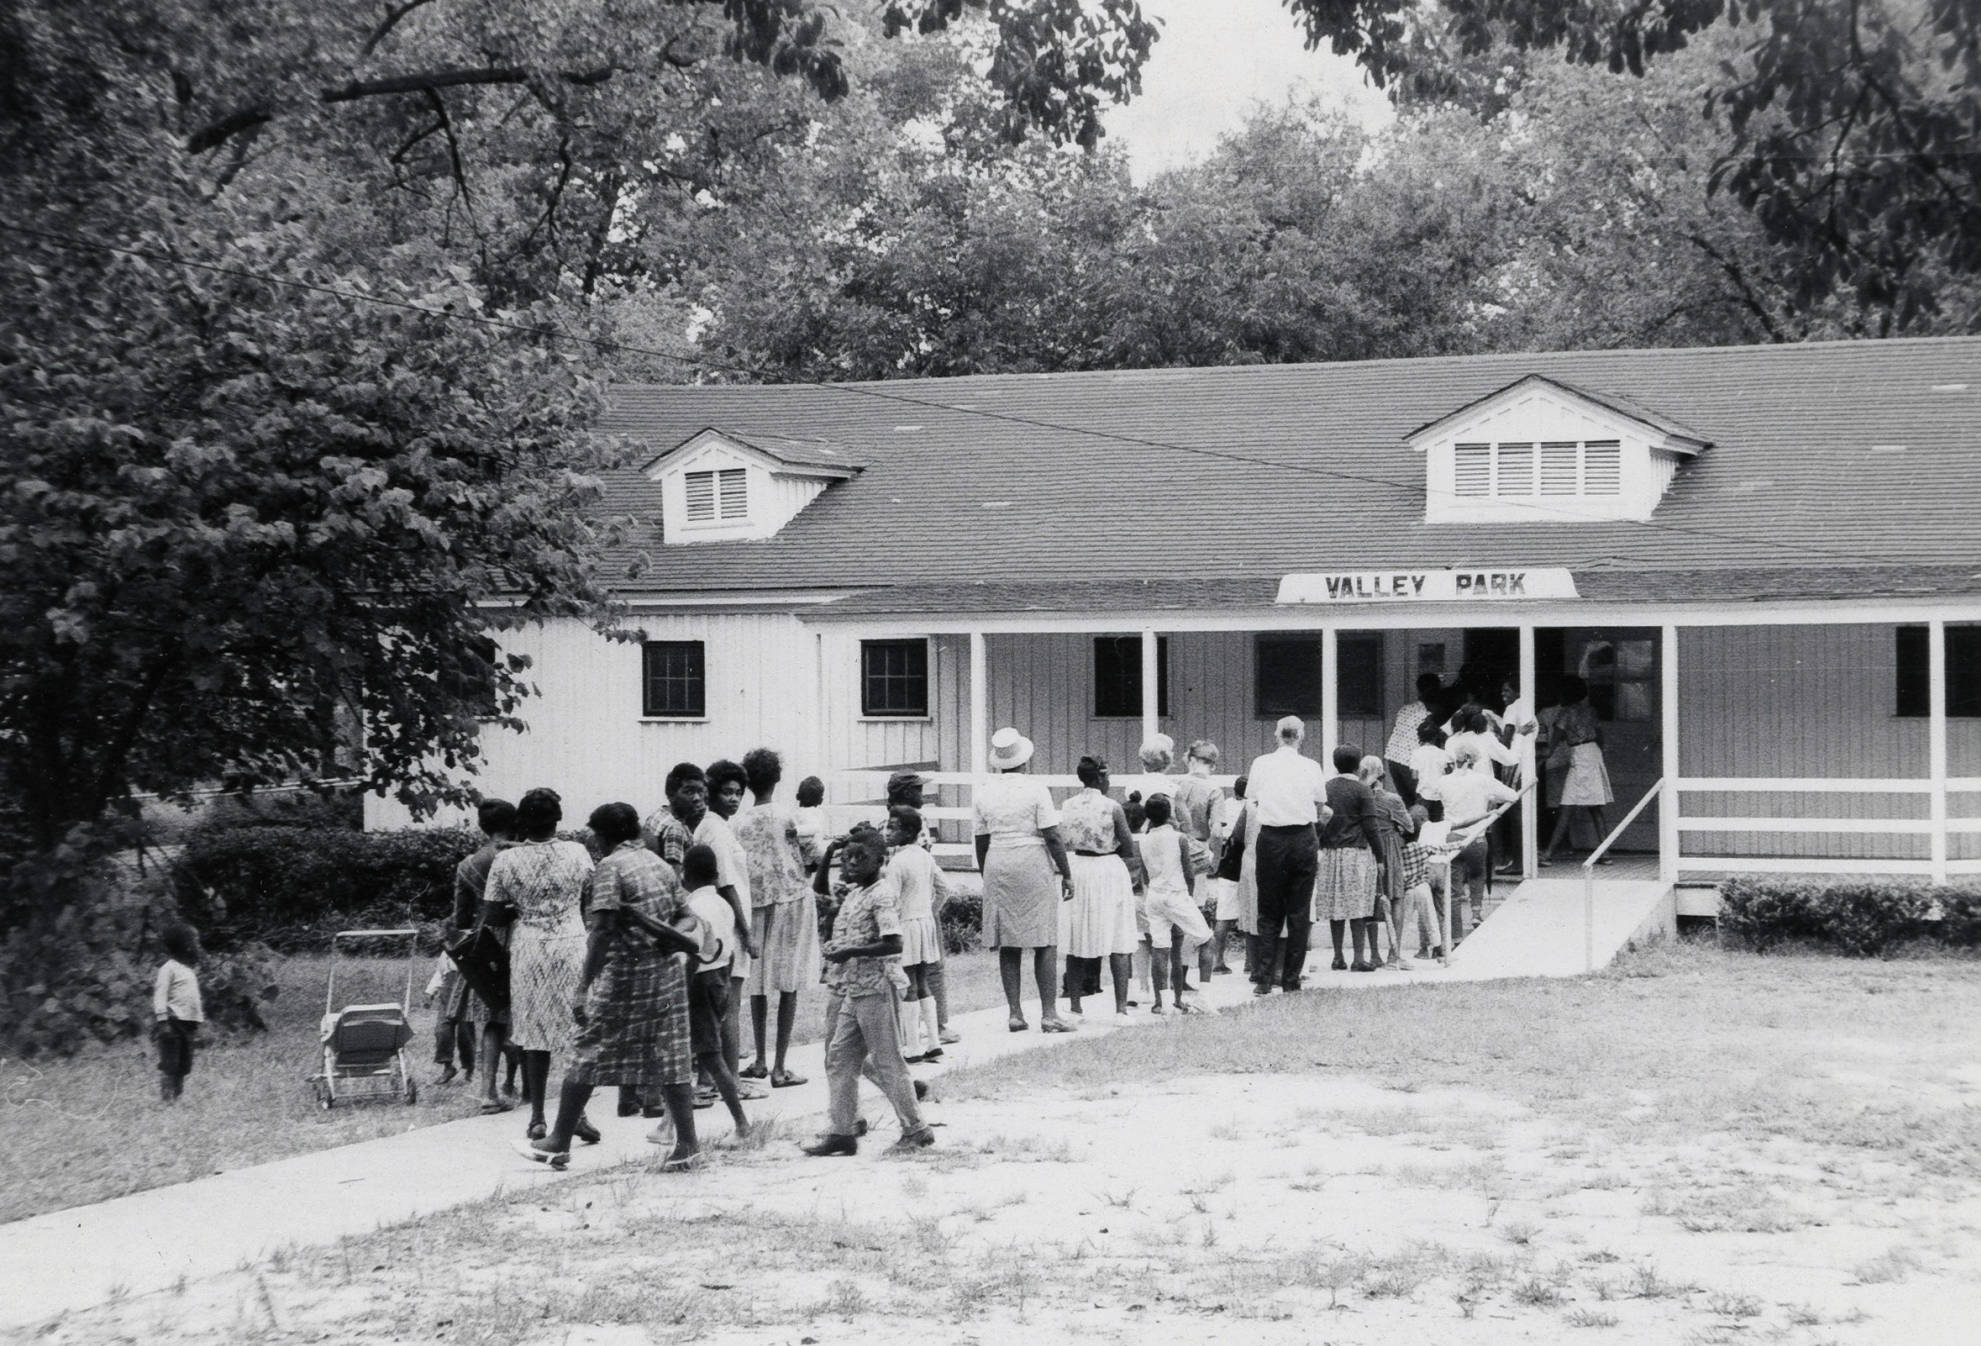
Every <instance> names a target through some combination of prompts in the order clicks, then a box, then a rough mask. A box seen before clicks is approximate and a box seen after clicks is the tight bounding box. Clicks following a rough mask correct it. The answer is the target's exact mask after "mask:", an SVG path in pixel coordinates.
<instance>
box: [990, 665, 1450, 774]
mask: <svg viewBox="0 0 1981 1346" xmlns="http://www.w3.org/2000/svg"><path fill="white" fill-rule="evenodd" d="M1166 634H1167V635H1168V637H1169V711H1170V713H1169V714H1168V715H1166V716H1164V717H1163V719H1162V721H1161V724H1162V729H1163V732H1164V733H1166V734H1169V735H1170V736H1171V737H1172V738H1174V739H1175V740H1176V747H1177V753H1178V756H1179V759H1180V757H1181V754H1182V752H1183V750H1184V749H1185V748H1187V747H1189V745H1190V742H1191V741H1192V740H1193V739H1199V738H1207V739H1210V740H1211V741H1212V742H1213V743H1216V744H1217V745H1218V747H1219V749H1220V750H1221V751H1222V752H1223V760H1222V762H1221V764H1220V766H1219V770H1220V771H1223V772H1227V773H1230V774H1233V775H1242V774H1243V773H1244V771H1245V769H1246V767H1247V766H1249V765H1250V764H1251V761H1252V759H1253V758H1254V757H1256V756H1258V755H1259V754H1260V753H1263V752H1269V751H1271V749H1272V747H1273V719H1274V718H1275V717H1271V716H1268V717H1266V718H1263V719H1262V718H1260V717H1259V716H1258V715H1257V714H1256V713H1255V706H1254V701H1253V697H1254V689H1253V671H1254V666H1255V659H1254V645H1253V635H1252V633H1251V632H1249V631H1177V632H1169V633H1166ZM1413 640H1414V633H1410V632H1402V633H1394V638H1393V639H1392V640H1390V641H1387V642H1386V649H1385V652H1384V653H1385V660H1386V663H1388V664H1394V663H1395V662H1396V661H1397V660H1398V659H1399V658H1401V657H1402V656H1401V655H1400V654H1399V653H1398V652H1397V651H1398V650H1399V649H1400V648H1401V647H1403V646H1405V645H1408V644H1410V643H1411V642H1412V641H1413ZM1388 646H1394V647H1396V648H1388ZM1413 652H1414V650H1413ZM985 654H986V656H987V659H988V661H989V665H990V668H989V673H990V716H991V727H992V728H996V727H998V726H999V725H1006V724H1010V725H1016V726H1017V727H1018V728H1019V729H1020V730H1022V731H1023V732H1024V733H1025V734H1026V736H1027V737H1029V738H1031V739H1032V740H1033V741H1034V742H1036V743H1037V744H1038V755H1037V756H1036V757H1035V758H1034V759H1033V760H1034V761H1035V762H1036V763H1038V765H1037V766H1036V767H1035V768H1034V769H1035V770H1040V771H1045V772H1051V773H1054V774H1063V773H1070V772H1071V771H1072V770H1073V768H1074V766H1075V764H1077V763H1078V762H1079V760H1080V757H1081V755H1082V754H1083V753H1089V752H1092V753H1098V754H1099V755H1101V756H1103V757H1105V758H1107V760H1108V763H1109V765H1110V766H1112V767H1113V768H1114V770H1115V773H1116V774H1117V775H1126V774H1128V773H1130V772H1134V771H1139V770H1140V769H1141V765H1140V761H1139V759H1138V758H1137V756H1136V752H1137V750H1138V749H1139V748H1140V747H1141V744H1142V721H1141V717H1140V716H1139V715H1136V716H1132V717H1124V718H1120V719H1114V718H1109V719H1100V718H1096V717H1095V716H1094V714H1093V709H1094V637H1093V636H1091V635H992V636H988V637H986V638H985ZM1384 681H1385V685H1386V686H1391V685H1393V682H1394V680H1393V679H1392V678H1391V677H1390V676H1389V675H1388V673H1387V671H1386V674H1385V679H1384ZM1406 685H1407V680H1406ZM1399 704H1400V703H1399ZM1387 734H1388V728H1387V725H1386V723H1385V722H1384V720H1383V719H1382V718H1381V717H1377V718H1374V719H1366V720H1364V719H1353V718H1351V719H1345V720H1343V721H1342V723H1341V741H1342V742H1349V743H1356V744H1358V745H1360V746H1361V747H1362V748H1363V750H1364V751H1369V752H1380V751H1381V749H1382V742H1383V739H1384V738H1385V737H1386V736H1387ZM1320 741H1321V732H1320V725H1319V724H1318V723H1313V724H1310V725H1309V727H1308V744H1309V751H1310V752H1311V751H1318V748H1319V745H1320ZM1180 765H1181V764H1180V761H1179V769H1180Z"/></svg>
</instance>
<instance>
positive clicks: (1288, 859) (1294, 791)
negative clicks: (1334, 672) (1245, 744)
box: [1245, 715, 1328, 995]
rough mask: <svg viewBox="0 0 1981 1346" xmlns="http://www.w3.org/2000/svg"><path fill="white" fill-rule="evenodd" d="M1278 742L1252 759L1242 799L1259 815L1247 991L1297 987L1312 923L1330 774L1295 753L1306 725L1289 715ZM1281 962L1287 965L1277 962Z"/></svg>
mask: <svg viewBox="0 0 1981 1346" xmlns="http://www.w3.org/2000/svg"><path fill="white" fill-rule="evenodd" d="M1273 728H1274V732H1275V733H1276V734H1277V735H1278V738H1279V747H1278V748H1277V749H1276V750H1274V751H1272V752H1269V753H1267V754H1266V755H1265V756H1263V757H1259V758H1256V759H1254V761H1253V762H1252V769H1251V770H1250V771H1248V772H1246V773H1245V798H1246V799H1247V800H1248V801H1250V803H1251V805H1252V807H1253V808H1254V809H1255V810H1257V813H1258V818H1259V844H1258V861H1257V864H1258V870H1257V872H1258V887H1259V933H1258V935H1257V936H1256V937H1255V941H1256V942H1255V943H1254V944H1253V946H1252V994H1253V995H1271V994H1272V989H1273V979H1274V975H1275V972H1277V975H1278V979H1279V985H1280V989H1281V990H1284V991H1297V990H1299V989H1300V971H1301V969H1302V968H1303V967H1304V966H1305V965H1306V962H1307V936H1308V931H1309V930H1310V928H1311V927H1312V925H1313V919H1312V914H1313V903H1314V875H1315V873H1316V870H1317V868H1318V866H1319V863H1320V836H1319V834H1318V832H1317V831H1316V830H1315V824H1316V823H1319V822H1321V821H1323V820H1324V819H1325V818H1326V816H1327V803H1326V801H1327V793H1328V790H1327V773H1326V772H1324V771H1322V770H1321V764H1320V763H1319V762H1316V761H1315V760H1314V759H1313V758H1311V757H1302V756H1301V755H1300V741H1301V739H1303V738H1305V737H1306V734H1307V726H1306V725H1304V724H1302V723H1301V722H1300V718H1299V717H1298V716H1297V715H1288V716H1287V717H1286V718H1285V719H1283V720H1281V721H1280V722H1279V723H1278V724H1277V725H1275V726H1274V727H1273ZM1282 962H1283V963H1284V966H1281V964H1282Z"/></svg>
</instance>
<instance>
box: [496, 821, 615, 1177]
mask: <svg viewBox="0 0 1981 1346" xmlns="http://www.w3.org/2000/svg"><path fill="white" fill-rule="evenodd" d="M563 818H564V806H563V801H561V800H560V799H559V798H558V796H557V791H555V790H545V789H536V790H532V791H530V792H529V793H528V794H526V795H524V796H523V797H522V799H521V800H520V801H519V802H518V803H517V805H516V830H517V833H518V834H519V835H520V836H521V837H522V838H523V842H522V844H521V845H519V846H512V847H510V848H509V849H508V850H506V851H503V852H502V853H501V854H500V855H498V856H496V857H495V863H494V864H492V865H490V866H489V870H488V887H487V888H486V889H484V890H483V893H482V900H483V901H485V902H487V903H489V904H490V905H491V906H497V907H508V908H510V909H512V910H513V911H514V912H515V920H514V923H513V924H512V925H511V926H510V934H509V1039H510V1041H511V1042H513V1043H515V1044H516V1046H517V1047H518V1048H520V1049H521V1050H522V1053H523V1082H524V1085H525V1087H526V1088H527V1090H528V1092H529V1096H530V1125H529V1130H528V1132H527V1134H528V1136H529V1137H530V1139H532V1140H537V1139H541V1138H542V1137H543V1135H544V1133H545V1130H546V1128H545V1125H544V1093H545V1090H546V1089H547V1088H548V1087H549V1083H550V1055H551V1053H552V1052H557V1051H563V1050H566V1049H567V1048H568V1047H569V1046H570V1038H571V1005H572V1003H573V1001H574V1000H575V999H576V996H577V988H578V972H579V966H580V964H581V962H582V961H583V958H584V950H585V926H584V918H583V916H582V914H581V913H580V912H579V910H578V906H579V900H580V899H581V898H582V896H583V895H584V891H585V880H586V879H588V878H589V877H591V872H592V857H591V853H590V852H589V851H587V850H586V849H585V848H584V847H583V846H580V845H579V844H578V843H577V842H575V841H559V840H558V839H557V824H558V823H559V822H561V821H562V820H563ZM578 1137H579V1139H581V1140H588V1141H589V1140H596V1139H597V1137H598V1132H596V1131H593V1130H592V1129H591V1126H590V1124H589V1123H587V1124H583V1125H581V1126H580V1127H579V1128H578Z"/></svg>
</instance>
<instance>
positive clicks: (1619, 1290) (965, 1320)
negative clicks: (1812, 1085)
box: [40, 1065, 1981, 1346]
mask: <svg viewBox="0 0 1981 1346" xmlns="http://www.w3.org/2000/svg"><path fill="white" fill-rule="evenodd" d="M1836 1083H1837V1087H1838V1088H1839V1089H1841V1090H1846V1091H1848V1090H1852V1089H1868V1090H1871V1091H1876V1090H1882V1089H1887V1088H1890V1087H1892V1081H1890V1080H1888V1079H1884V1078H1870V1079H1865V1078H1859V1079H1854V1080H1852V1079H1843V1078H1839V1079H1838V1080H1837V1081H1836ZM1916 1083H1917V1084H1918V1085H1919V1087H1920V1088H1921V1090H1922V1091H1923V1092H1924V1094H1925V1095H1926V1096H1930V1097H1931V1098H1932V1099H1933V1100H1934V1102H1935V1104H1936V1105H1937V1106H1938V1107H1942V1108H1946V1109H1952V1110H1966V1109H1973V1108H1975V1107H1977V1106H1981V1065H1970V1066H1966V1067H1962V1068H1956V1069H1954V1070H1951V1071H1949V1072H1947V1073H1946V1074H1945V1075H1944V1076H1943V1077H1941V1078H1936V1079H1933V1080H1922V1081H1917V1082H1916ZM1654 1102H1655V1100H1654V1099H1652V1098H1650V1097H1648V1096H1646V1097H1644V1098H1642V1099H1640V1100H1638V1101H1637V1102H1636V1103H1634V1104H1632V1105H1631V1106H1639V1107H1643V1108H1646V1109H1649V1108H1650V1107H1651V1106H1652V1105H1653V1104H1654ZM1624 1112H1625V1115H1624V1116H1621V1117H1611V1118H1609V1119H1607V1120H1606V1121H1605V1122H1602V1123H1592V1122H1590V1121H1587V1120H1581V1121H1578V1120H1573V1119H1569V1118H1566V1117H1564V1116H1563V1115H1541V1114H1538V1113H1536V1112H1534V1111H1531V1110H1530V1109H1529V1108H1528V1107H1526V1106H1524V1105H1522V1104H1520V1103H1517V1102H1514V1101H1512V1100H1510V1099H1509V1098H1507V1097H1505V1096H1501V1095H1496V1094H1495V1093H1494V1092H1493V1091H1491V1090H1490V1089H1475V1090H1463V1091H1458V1090H1452V1091H1441V1090H1431V1089H1424V1090H1413V1089H1408V1088H1405V1089H1398V1088H1394V1087H1386V1086H1385V1084H1384V1083H1382V1082H1380V1081H1377V1080H1373V1079H1369V1078H1365V1077H1358V1076H1329V1075H1325V1074H1321V1075H1315V1074H1302V1075H1268V1074H1249V1075H1215V1076H1213V1075H1204V1076H1193V1077H1190V1078H1187V1079H1183V1080H1180V1081H1175V1082H1170V1083H1164V1084H1158V1083H1156V1082H1153V1081H1152V1082H1150V1083H1148V1084H1147V1085H1125V1086H1100V1087H1097V1088H1095V1089H1092V1090H1085V1091H1081V1090H1074V1091H1067V1090H1064V1089H1056V1090H1039V1089H1032V1090H1018V1091H1013V1092H1012V1093H1010V1094H1009V1095H1008V1096H1002V1097H997V1098H992V1099H972V1100H969V1101H959V1102H955V1103H951V1104H948V1105H946V1106H942V1105H939V1106H938V1107H937V1108H936V1109H934V1117H935V1119H936V1120H938V1121H939V1122H941V1123H942V1124H943V1125H942V1127H941V1129H940V1131H939V1132H938V1135H939V1136H940V1137H941V1143H940V1144H939V1146H938V1147H937V1148H936V1149H934V1150H932V1151H927V1152H924V1153H922V1154H920V1155H917V1156H914V1157H909V1158H890V1157H885V1156H882V1155H880V1154H878V1153H877V1152H878V1151H880V1150H881V1149H882V1148H883V1146H884V1145H885V1143H886V1142H887V1141H889V1140H891V1139H892V1136H893V1131H892V1122H891V1120H889V1121H887V1122H886V1123H885V1124H884V1125H882V1126H880V1127H878V1128H877V1134H876V1135H875V1136H874V1137H872V1138H870V1140H869V1142H868V1145H867V1148H866V1150H865V1151H863V1153H862V1154H861V1155H860V1156H859V1157H858V1158H855V1159H851V1160H843V1159H842V1160H814V1159H807V1158H804V1157H802V1156H801V1155H799V1154H798V1153H797V1150H796V1147H795V1145H794V1144H793V1141H794V1140H797V1139H802V1137H794V1136H792V1135H789V1134H784V1135H773V1136H770V1137H767V1138H766V1143H764V1144H763V1145H762V1146H761V1147H760V1148H759V1147H742V1148H737V1149H732V1150H729V1151H727V1152H726V1153H725V1154H723V1155H722V1156H721V1157H720V1158H719V1160H718V1162H716V1163H714V1164H712V1165H711V1166H710V1167H708V1168H706V1169H704V1170H703V1171H700V1172H697V1173H693V1174H689V1175H662V1174H659V1173H658V1172H657V1171H655V1170H654V1169H653V1168H652V1167H651V1166H650V1165H647V1164H635V1165H629V1166H623V1167H621V1168H618V1169H608V1170H604V1171H601V1172H599V1173H597V1174H595V1175H588V1176H586V1177H584V1178H581V1179H579V1180H577V1181H571V1182H563V1183H558V1184H555V1185H541V1179H540V1178H539V1177H537V1176H536V1175H535V1173H534V1171H532V1170H528V1169H527V1168H524V1167H520V1166H519V1168H518V1172H517V1174H516V1181H515V1183H514V1184H513V1185H512V1186H511V1188H510V1190H509V1194H508V1195H507V1196H503V1197H498V1198H495V1199H492V1200H490V1201H487V1202H483V1203H479V1204H477V1205H475V1206H471V1207H467V1208H464V1209H463V1210H462V1211H460V1212H458V1213H456V1214H454V1215H451V1216H448V1217H442V1218H440V1219H434V1220H428V1221H424V1222H422V1223H421V1224H418V1225H414V1226H409V1227H406V1228H402V1229H395V1230H387V1231H381V1232H380V1233H379V1234H377V1235H374V1236H372V1237H369V1238H366V1239H360V1240H350V1241H347V1242H345V1243H344V1244H342V1245H339V1246H337V1247H333V1248H329V1249H311V1250H302V1251H296V1252H293V1253H290V1254H287V1255H278V1256H276V1257H273V1258H271V1259H269V1260H268V1261H267V1262H266V1263H265V1264H263V1265H261V1266H258V1267H253V1268H243V1269H241V1270H240V1271H238V1272H236V1273H234V1274H232V1275H229V1276H224V1277H220V1278H217V1279H215V1280H213V1281H209V1282H201V1283H196V1284H193V1285H189V1286H185V1287H183V1288H181V1289H179V1290H177V1291H175V1292H172V1293H168V1294H165V1295H158V1296H149V1297H146V1298H144V1299H133V1300H127V1301H124V1302H118V1303H112V1304H109V1305H106V1306H104V1307H103V1308H101V1309H99V1310H96V1311H93V1312H91V1313H89V1314H86V1315H81V1316H78V1317H72V1318H70V1319H67V1320H65V1321H63V1322H61V1323H59V1324H57V1325H55V1326H53V1327H52V1328H51V1329H50V1330H48V1331H47V1332H45V1333H44V1334H43V1335H42V1336H41V1338H40V1340H43V1341H48V1342H85V1341H87V1342H99V1341H119V1340H129V1341H143V1342H147V1343H158V1342H166V1341H185V1342H234V1341H241V1340H257V1341H308V1342H359V1341H367V1342H368V1341H440V1342H505V1343H506V1342H522V1343H611V1344H613V1346H619V1344H621V1343H624V1344H627V1346H632V1344H634V1343H646V1342H671V1341H687V1340H695V1341H702V1342H708V1343H714V1344H716V1346H771V1344H772V1343H794V1344H796V1346H827V1343H835V1342H844V1343H849V1344H850V1343H854V1342H870V1343H901V1344H902V1346H910V1344H911V1343H912V1344H913V1346H927V1344H928V1343H932V1342H971V1343H978V1344H979V1346H994V1344H995V1346H1003V1344H1004V1343H1010V1344H1011V1346H1034V1344H1035V1343H1039V1342H1058V1341H1071V1340H1079V1341H1082V1342H1115V1341H1121V1342H1131V1341H1133V1342H1149V1341H1155V1340H1162V1339H1185V1340H1188V1339H1198V1340H1204V1339H1209V1340H1234V1341H1235V1340H1243V1341H1246V1342H1248V1343H1281V1342H1284V1343H1296V1342H1298V1343H1307V1342H1337V1343H1344V1344H1346V1343H1379V1342H1380V1343H1384V1346H1393V1343H1396V1342H1400V1341H1423V1342H1438V1343H1442V1342H1478V1343H1512V1342H1536V1341H1560V1340H1583V1339H1587V1340H1590V1341H1598V1342H1618V1343H1624V1342H1628V1343H1639V1342H1642V1343H1660V1346H1663V1344H1665V1343H1695V1342H1696V1343H1713V1342H1761V1341H1767V1342H1785V1343H1809V1344H1810V1346H1816V1344H1818V1343H1831V1342H1834V1343H1865V1344H1866V1346H1870V1344H1871V1343H1877V1344H1879V1346H1885V1344H1888V1343H1905V1346H1928V1344H1929V1343H1939V1342H1947V1343H1953V1342H1963V1343H1964V1342H1971V1341H1973V1340H1975V1339H1976V1337H1975V1331H1976V1329H1975V1327H1974V1324H1976V1323H1977V1322H1981V1255H1977V1254H1981V1192H1977V1189H1976V1187H1975V1186H1974V1185H1973V1184H1972V1183H1971V1182H1970V1181H1969V1180H1968V1179H1967V1178H1966V1177H1965V1176H1964V1175H1942V1176H1941V1177H1940V1178H1938V1179H1928V1178H1926V1177H1925V1176H1924V1175H1923V1174H1922V1173H1921V1171H1920V1170H1919V1169H1918V1168H1917V1167H1914V1166H1909V1165H1906V1164H1903V1163H1902V1162H1895V1161H1893V1160H1892V1159H1890V1158H1889V1157H1888V1156H1889V1154H1890V1153H1891V1152H1890V1151H1888V1150H1881V1149H1879V1148H1877V1147H1866V1146H1859V1145H1853V1144H1852V1143H1850V1142H1849V1141H1848V1140H1839V1141H1838V1142H1836V1143H1831V1144H1814V1143H1809V1142H1805V1141H1798V1140H1790V1139H1783V1138H1780V1137H1775V1138H1756V1137H1752V1136H1751V1135H1750V1136H1746V1137H1743V1136H1739V1135H1734V1134H1715V1133H1700V1134H1694V1135H1691V1136H1689V1137H1680V1138H1673V1137H1671V1136H1670V1135H1669V1134H1661V1135H1660V1136H1659V1137H1658V1138H1656V1139H1645V1140H1639V1139H1635V1138H1633V1137H1632V1136H1631V1133H1630V1128H1629V1125H1628V1122H1629V1117H1628V1115H1627V1114H1628V1107H1626V1108H1625V1109H1624ZM883 1113H884V1109H881V1108H878V1107H876V1106H873V1105H870V1107H869V1115H871V1116H875V1117H876V1118H877V1119H878V1118H879V1117H881V1116H882V1115H883Z"/></svg>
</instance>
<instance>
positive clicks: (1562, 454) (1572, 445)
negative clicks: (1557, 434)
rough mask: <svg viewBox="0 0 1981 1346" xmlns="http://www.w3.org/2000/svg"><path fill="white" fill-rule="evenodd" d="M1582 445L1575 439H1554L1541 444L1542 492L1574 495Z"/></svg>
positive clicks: (1544, 493) (1545, 493) (1543, 493)
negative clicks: (1577, 465) (1577, 463)
mask: <svg viewBox="0 0 1981 1346" xmlns="http://www.w3.org/2000/svg"><path fill="white" fill-rule="evenodd" d="M1581 448H1582V446H1581V445H1580V444H1577V443H1576V442H1575V441H1573V440H1567V441H1562V440H1552V441H1550V442H1548V443H1546V444H1543V445H1541V494H1542V495H1574V494H1575V488H1576V476H1577V473H1576V460H1577V458H1578V457H1579V456H1580V451H1581Z"/></svg>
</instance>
